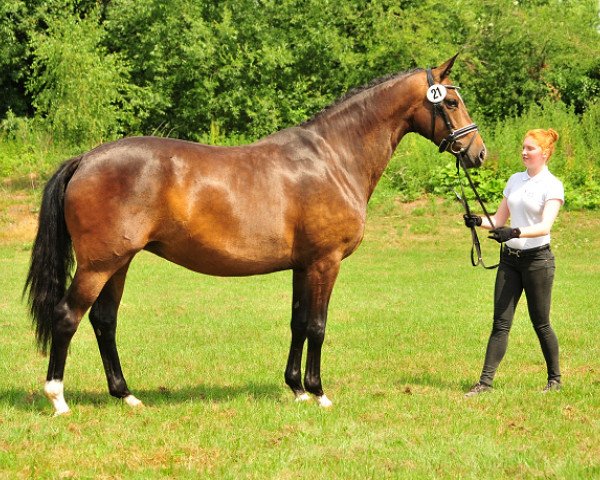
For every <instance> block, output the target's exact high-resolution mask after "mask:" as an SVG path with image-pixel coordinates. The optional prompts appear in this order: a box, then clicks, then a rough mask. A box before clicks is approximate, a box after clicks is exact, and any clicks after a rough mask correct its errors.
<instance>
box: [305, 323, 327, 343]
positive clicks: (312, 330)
mask: <svg viewBox="0 0 600 480" xmlns="http://www.w3.org/2000/svg"><path fill="white" fill-rule="evenodd" d="M306 337H307V338H308V339H309V341H310V342H312V343H317V344H319V345H320V344H322V343H323V341H324V340H325V322H315V323H313V324H311V325H309V326H308V328H307V329H306Z"/></svg>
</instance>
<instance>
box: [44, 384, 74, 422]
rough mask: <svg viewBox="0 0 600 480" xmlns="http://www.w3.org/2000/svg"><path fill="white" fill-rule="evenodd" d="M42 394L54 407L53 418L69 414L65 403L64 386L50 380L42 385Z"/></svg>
mask: <svg viewBox="0 0 600 480" xmlns="http://www.w3.org/2000/svg"><path fill="white" fill-rule="evenodd" d="M44 393H45V394H46V398H48V400H50V402H52V406H53V407H54V416H55V417H56V416H58V415H64V414H65V413H69V406H68V405H67V402H65V396H64V386H63V382H62V381H60V380H50V381H48V382H46V384H45V385H44Z"/></svg>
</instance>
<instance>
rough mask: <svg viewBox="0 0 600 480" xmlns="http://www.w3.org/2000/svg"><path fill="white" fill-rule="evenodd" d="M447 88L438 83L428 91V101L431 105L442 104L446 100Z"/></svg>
mask: <svg viewBox="0 0 600 480" xmlns="http://www.w3.org/2000/svg"><path fill="white" fill-rule="evenodd" d="M446 93H447V91H446V87H444V86H443V85H442V84H440V83H436V84H435V85H432V86H431V87H429V88H428V89H427V100H429V101H430V102H431V103H440V102H441V101H442V100H443V99H444V98H446Z"/></svg>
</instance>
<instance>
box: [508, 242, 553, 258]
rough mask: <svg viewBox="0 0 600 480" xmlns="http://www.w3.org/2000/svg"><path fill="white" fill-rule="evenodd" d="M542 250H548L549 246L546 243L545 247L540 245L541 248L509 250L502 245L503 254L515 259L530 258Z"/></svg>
mask: <svg viewBox="0 0 600 480" xmlns="http://www.w3.org/2000/svg"><path fill="white" fill-rule="evenodd" d="M544 250H550V244H549V243H547V244H546V245H542V246H541V247H534V248H526V249H523V250H521V249H519V248H510V247H509V246H507V245H504V250H503V252H504V253H505V254H507V255H513V256H515V257H518V258H523V257H530V256H532V255H534V254H536V253H538V252H542V251H544Z"/></svg>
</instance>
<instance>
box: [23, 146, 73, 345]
mask: <svg viewBox="0 0 600 480" xmlns="http://www.w3.org/2000/svg"><path fill="white" fill-rule="evenodd" d="M81 158H82V157H81V156H79V157H75V158H72V159H70V160H67V161H66V162H64V163H63V164H62V165H61V166H60V167H59V168H58V170H57V171H56V172H55V173H54V175H53V176H52V178H50V180H49V181H48V183H47V184H46V186H45V187H44V195H43V197H42V205H41V208H40V214H39V220H38V231H37V235H36V237H35V242H34V244H33V248H32V250H31V262H30V265H29V273H28V274H27V280H26V281H25V287H24V288H23V295H24V296H25V294H26V293H27V290H29V293H28V305H29V311H30V314H31V318H32V324H33V325H34V327H35V336H36V340H37V346H38V349H39V350H40V351H41V352H42V353H44V354H45V353H47V352H48V344H49V343H50V339H51V337H52V326H53V323H54V316H55V313H54V308H55V307H56V305H57V304H58V302H60V300H61V299H62V298H63V297H64V295H65V291H66V283H67V277H69V276H70V274H71V270H72V268H73V264H74V256H73V250H72V248H71V235H70V234H69V231H68V230H67V224H66V223H65V215H64V200H65V190H66V188H67V184H68V183H69V181H70V180H71V177H72V176H73V174H74V173H75V170H77V167H78V166H79V163H80V161H81Z"/></svg>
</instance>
